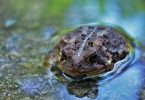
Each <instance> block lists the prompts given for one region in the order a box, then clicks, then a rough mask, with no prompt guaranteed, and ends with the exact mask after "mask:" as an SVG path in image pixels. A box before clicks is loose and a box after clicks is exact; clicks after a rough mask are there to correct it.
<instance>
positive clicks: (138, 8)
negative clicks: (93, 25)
mask: <svg viewBox="0 0 145 100" xmlns="http://www.w3.org/2000/svg"><path fill="white" fill-rule="evenodd" d="M88 2H92V3H96V7H98V9H99V12H100V13H99V14H104V13H106V12H105V11H106V10H107V9H108V8H107V5H108V2H111V3H113V2H117V6H118V8H119V9H120V11H121V12H120V13H121V14H122V15H123V16H131V15H134V14H137V13H136V12H145V0H125V1H124V0H109V1H108V0H43V1H42V0H1V1H0V15H1V16H0V28H1V27H2V26H3V24H4V22H5V21H6V20H8V19H16V20H17V24H18V25H17V26H19V27H23V28H24V27H25V28H39V27H43V26H46V25H54V26H62V25H63V24H64V23H65V18H66V16H68V15H67V14H69V13H67V12H68V11H69V9H70V8H71V7H72V5H77V4H79V5H80V8H82V7H83V6H85V5H86V3H88ZM111 3H109V4H111ZM112 6H114V5H112ZM78 10H80V9H78ZM94 13H95V12H94ZM80 16H81V13H80ZM76 17H77V16H76ZM82 17H83V16H82ZM88 17H90V18H91V17H93V16H89V15H88ZM70 21H73V20H70Z"/></svg>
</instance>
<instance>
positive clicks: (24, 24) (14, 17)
mask: <svg viewBox="0 0 145 100" xmlns="http://www.w3.org/2000/svg"><path fill="white" fill-rule="evenodd" d="M58 4H59V5H58ZM128 5H129V6H128ZM0 8H1V9H0V14H1V16H0V100H82V99H83V100H89V99H90V98H95V99H96V100H106V99H107V100H116V98H117V100H128V99H131V100H138V99H139V98H140V99H144V98H145V96H144V94H145V92H144V91H145V88H144V87H145V86H144V77H145V75H144V72H145V69H144V66H145V42H144V41H145V38H144V37H145V30H144V27H145V13H144V12H145V10H144V1H140V0H126V2H124V1H122V0H118V1H115V0H111V1H110V0H83V2H81V1H78V0H69V1H66V0H61V1H58V0H53V2H52V1H51V0H44V2H41V1H38V0H36V1H35V2H34V1H32V0H29V1H27V2H26V0H21V1H18V0H11V1H10V2H7V0H1V1H0ZM96 22H108V23H112V24H116V25H119V26H121V27H123V28H124V29H125V30H126V31H127V33H128V34H130V35H131V36H132V37H133V38H134V40H131V41H133V42H134V43H135V44H136V45H135V46H134V50H135V52H134V57H133V60H131V62H132V64H131V63H130V64H129V65H128V66H126V67H119V68H121V69H117V70H116V71H114V72H116V73H113V75H112V74H111V75H106V76H107V77H105V78H104V79H97V80H96V79H91V80H90V79H89V80H88V79H87V80H86V81H81V82H70V81H67V82H66V80H64V77H59V78H57V77H56V76H55V75H54V73H51V71H50V70H49V68H48V67H49V66H48V65H47V64H46V65H45V64H44V62H47V59H46V61H45V60H44V58H45V57H46V55H47V54H48V51H50V46H51V45H50V44H51V43H50V39H51V38H50V36H53V35H54V33H55V32H58V33H59V31H60V30H62V28H64V27H65V28H68V27H72V26H77V25H80V24H86V23H96ZM122 68H123V69H122ZM58 76H60V75H58ZM112 76H113V77H112ZM80 83H81V84H80ZM78 96H79V97H78Z"/></svg>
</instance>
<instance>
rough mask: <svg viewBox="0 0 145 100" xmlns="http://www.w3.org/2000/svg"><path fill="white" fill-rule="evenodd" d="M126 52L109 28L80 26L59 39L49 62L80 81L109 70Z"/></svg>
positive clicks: (116, 33) (111, 28)
mask: <svg viewBox="0 0 145 100" xmlns="http://www.w3.org/2000/svg"><path fill="white" fill-rule="evenodd" d="M128 53H129V44H128V43H126V41H125V39H124V37H123V36H122V35H121V34H120V32H119V31H117V30H116V29H114V28H113V27H109V26H103V25H83V26H80V27H78V28H76V29H74V30H72V31H70V32H67V33H66V34H65V35H64V36H62V37H61V39H60V41H59V43H58V44H57V45H56V46H55V48H54V51H53V54H49V56H51V57H50V60H49V63H51V65H54V63H55V65H56V67H58V68H59V69H60V70H61V71H62V72H63V73H64V74H66V75H67V76H70V77H72V78H76V77H77V78H84V77H89V76H94V75H99V74H103V73H105V72H109V71H111V70H112V69H113V68H114V64H115V63H116V62H118V61H120V60H123V59H125V57H126V56H127V55H128Z"/></svg>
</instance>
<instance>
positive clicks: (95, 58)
mask: <svg viewBox="0 0 145 100" xmlns="http://www.w3.org/2000/svg"><path fill="white" fill-rule="evenodd" d="M96 60H97V55H93V56H90V57H89V58H88V61H89V63H95V62H96Z"/></svg>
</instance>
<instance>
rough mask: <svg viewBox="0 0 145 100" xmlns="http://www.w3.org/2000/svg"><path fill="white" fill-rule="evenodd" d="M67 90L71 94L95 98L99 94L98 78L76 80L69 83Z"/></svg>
mask: <svg viewBox="0 0 145 100" xmlns="http://www.w3.org/2000/svg"><path fill="white" fill-rule="evenodd" d="M67 90H68V93H69V94H70V95H75V96H76V97H79V98H83V97H86V96H87V97H88V98H91V99H95V98H96V97H97V95H98V84H97V80H93V79H86V80H81V81H74V82H70V83H68V84H67Z"/></svg>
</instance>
